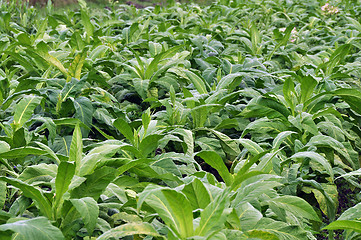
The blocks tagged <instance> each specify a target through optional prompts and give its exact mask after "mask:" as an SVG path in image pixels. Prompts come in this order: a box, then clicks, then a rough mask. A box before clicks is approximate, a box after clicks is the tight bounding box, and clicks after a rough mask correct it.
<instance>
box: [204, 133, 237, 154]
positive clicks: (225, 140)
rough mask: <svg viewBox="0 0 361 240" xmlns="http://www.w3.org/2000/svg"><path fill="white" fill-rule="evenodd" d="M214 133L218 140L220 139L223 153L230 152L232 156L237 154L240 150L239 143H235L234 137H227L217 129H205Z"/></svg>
mask: <svg viewBox="0 0 361 240" xmlns="http://www.w3.org/2000/svg"><path fill="white" fill-rule="evenodd" d="M207 130H209V131H210V132H212V133H213V134H214V135H216V136H217V137H218V138H219V140H221V143H222V144H221V145H222V148H223V149H224V151H225V153H227V154H230V155H232V156H238V155H239V154H240V153H241V151H240V150H239V144H238V143H237V140H236V139H232V138H230V137H228V136H227V135H226V134H224V133H221V132H219V131H216V130H213V129H207Z"/></svg>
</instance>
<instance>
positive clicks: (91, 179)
mask: <svg viewBox="0 0 361 240" xmlns="http://www.w3.org/2000/svg"><path fill="white" fill-rule="evenodd" d="M116 171H117V170H116V169H114V168H110V167H106V166H104V167H101V168H99V169H96V170H95V171H94V172H93V173H92V174H90V175H87V176H86V180H85V182H83V183H82V184H80V185H79V186H77V187H76V188H74V189H73V190H72V191H71V193H70V198H83V197H92V198H94V199H95V200H98V198H99V197H100V195H101V194H102V193H103V191H104V190H105V189H106V187H107V186H108V185H109V183H110V182H111V181H113V180H114V178H115V174H116Z"/></svg>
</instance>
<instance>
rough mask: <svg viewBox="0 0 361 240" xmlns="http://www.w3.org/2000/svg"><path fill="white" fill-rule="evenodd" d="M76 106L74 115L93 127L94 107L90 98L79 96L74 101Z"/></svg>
mask: <svg viewBox="0 0 361 240" xmlns="http://www.w3.org/2000/svg"><path fill="white" fill-rule="evenodd" d="M73 103H74V108H75V115H74V117H75V118H77V119H79V120H80V121H82V122H83V123H84V124H85V125H87V126H88V127H91V125H92V120H93V113H94V108H93V104H92V102H91V101H90V99H89V98H86V97H79V98H77V99H75V100H74V101H73Z"/></svg>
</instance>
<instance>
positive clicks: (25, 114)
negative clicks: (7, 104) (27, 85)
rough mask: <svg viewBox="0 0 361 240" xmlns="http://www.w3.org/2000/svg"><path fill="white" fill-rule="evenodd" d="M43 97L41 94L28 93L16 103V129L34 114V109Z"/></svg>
mask: <svg viewBox="0 0 361 240" xmlns="http://www.w3.org/2000/svg"><path fill="white" fill-rule="evenodd" d="M42 99H43V98H42V97H39V96H33V95H28V96H24V97H23V99H21V100H20V102H18V104H16V107H15V113H14V126H15V130H18V129H19V128H21V127H22V126H23V125H24V124H25V123H26V122H27V121H28V120H29V119H30V118H31V116H32V115H33V113H34V109H35V108H36V107H37V106H38V105H39V104H40V102H41V100H42Z"/></svg>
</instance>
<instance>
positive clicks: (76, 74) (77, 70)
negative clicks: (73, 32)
mask: <svg viewBox="0 0 361 240" xmlns="http://www.w3.org/2000/svg"><path fill="white" fill-rule="evenodd" d="M87 52H88V50H87V49H86V48H84V49H83V51H82V52H81V53H79V54H77V55H76V56H75V58H74V60H73V62H72V63H71V64H70V67H69V70H68V72H69V75H68V79H67V82H69V81H70V80H71V78H72V77H73V78H76V79H78V80H80V77H81V69H82V68H83V65H84V61H85V58H86V56H87Z"/></svg>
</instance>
